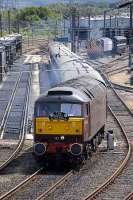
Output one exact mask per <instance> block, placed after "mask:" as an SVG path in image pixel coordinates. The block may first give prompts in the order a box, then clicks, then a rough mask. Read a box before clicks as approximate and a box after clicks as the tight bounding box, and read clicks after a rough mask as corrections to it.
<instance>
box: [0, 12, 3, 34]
mask: <svg viewBox="0 0 133 200" xmlns="http://www.w3.org/2000/svg"><path fill="white" fill-rule="evenodd" d="M0 36H1V37H2V36H3V30H2V14H1V13H0Z"/></svg>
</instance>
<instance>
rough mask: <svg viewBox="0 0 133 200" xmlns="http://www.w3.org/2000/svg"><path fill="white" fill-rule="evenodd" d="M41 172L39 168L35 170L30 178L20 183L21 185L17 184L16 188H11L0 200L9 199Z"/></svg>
mask: <svg viewBox="0 0 133 200" xmlns="http://www.w3.org/2000/svg"><path fill="white" fill-rule="evenodd" d="M42 170H43V168H40V169H39V170H37V171H36V172H34V173H33V174H32V175H31V176H29V177H28V178H26V179H25V180H24V181H22V182H21V183H19V184H18V185H17V186H16V187H14V188H12V189H11V190H10V191H8V192H7V193H5V194H3V195H2V196H0V200H4V199H6V198H9V197H11V196H12V195H13V194H15V193H16V192H18V190H20V189H22V188H23V187H24V186H26V185H27V184H28V183H29V181H31V180H33V179H34V178H35V176H36V175H37V174H39V173H40V172H41V171H42Z"/></svg>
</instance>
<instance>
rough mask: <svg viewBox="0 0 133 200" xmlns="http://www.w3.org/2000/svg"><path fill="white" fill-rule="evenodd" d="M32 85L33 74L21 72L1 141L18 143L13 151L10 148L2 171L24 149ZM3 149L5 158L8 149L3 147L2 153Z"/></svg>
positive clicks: (7, 111)
mask: <svg viewBox="0 0 133 200" xmlns="http://www.w3.org/2000/svg"><path fill="white" fill-rule="evenodd" d="M30 85H31V74H30V73H29V72H21V73H20V76H19V79H18V82H17V84H16V86H15V89H14V92H13V95H12V98H11V99H10V100H11V101H10V102H9V106H8V109H7V110H6V115H5V118H4V119H3V123H2V138H3V140H1V142H2V141H3V143H4V141H5V140H8V141H9V140H10V141H11V140H16V143H15V145H13V148H11V149H10V146H8V148H7V150H8V151H9V152H8V154H7V155H8V156H7V157H8V158H7V159H6V160H4V161H3V162H2V164H1V165H0V170H2V169H4V168H5V167H6V166H7V165H8V164H9V163H10V162H11V161H12V160H13V159H14V158H15V157H16V156H17V155H18V153H19V152H20V151H21V149H22V147H23V143H24V138H25V130H26V125H27V114H28V102H29V93H30ZM4 144H5V143H4ZM2 149H3V154H4V156H5V154H6V151H5V149H6V147H5V146H4V145H1V153H2ZM0 156H2V155H0Z"/></svg>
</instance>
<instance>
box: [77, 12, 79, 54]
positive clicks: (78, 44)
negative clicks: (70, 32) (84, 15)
mask: <svg viewBox="0 0 133 200" xmlns="http://www.w3.org/2000/svg"><path fill="white" fill-rule="evenodd" d="M77 25H78V33H77V40H78V41H77V50H78V52H79V27H80V17H79V16H78V24H77Z"/></svg>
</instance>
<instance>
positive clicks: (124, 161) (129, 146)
mask: <svg viewBox="0 0 133 200" xmlns="http://www.w3.org/2000/svg"><path fill="white" fill-rule="evenodd" d="M102 75H103V76H104V78H105V79H106V81H107V82H108V83H109V85H110V87H111V88H112V90H113V91H114V93H115V94H116V96H117V97H118V98H119V99H120V101H121V102H122V103H123V104H124V105H125V107H126V108H127V110H128V111H129V112H130V113H131V114H132V115H133V113H132V112H131V110H130V109H129V108H128V107H127V106H126V104H125V102H124V101H123V100H122V99H121V97H120V96H119V94H118V93H117V92H116V90H115V89H114V88H113V86H112V84H111V82H110V81H109V80H108V79H107V77H106V75H105V74H103V73H102ZM108 108H109V110H110V111H111V113H112V115H113V116H114V118H115V120H116V121H117V123H118V124H119V127H120V128H121V130H122V132H123V136H124V137H125V139H126V142H127V148H128V152H127V155H126V157H125V158H124V160H123V162H122V163H121V165H120V166H119V167H118V168H117V169H116V171H115V172H114V173H113V174H112V175H111V176H110V177H109V178H108V179H107V180H106V181H105V182H104V183H103V184H101V185H100V186H99V187H98V188H97V189H96V190H94V191H93V192H92V193H91V194H89V195H88V196H86V197H85V198H84V199H83V200H92V199H94V198H96V196H97V195H99V194H100V193H101V192H103V190H104V189H105V188H107V187H108V186H109V185H110V184H111V183H112V182H113V181H114V180H115V179H116V178H117V177H118V176H119V175H120V174H121V172H122V171H123V170H124V169H125V167H126V166H127V164H128V161H129V159H130V157H131V153H132V150H131V143H130V140H129V139H128V136H127V133H126V131H125V130H124V128H123V126H122V124H121V122H120V121H119V119H118V118H117V116H116V115H115V113H114V112H113V111H112V109H111V107H110V106H108Z"/></svg>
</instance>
